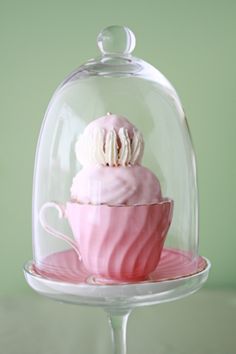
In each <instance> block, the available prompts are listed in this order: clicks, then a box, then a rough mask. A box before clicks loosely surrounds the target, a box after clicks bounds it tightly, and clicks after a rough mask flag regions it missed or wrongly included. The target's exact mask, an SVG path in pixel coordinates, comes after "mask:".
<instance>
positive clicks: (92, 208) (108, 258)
mask: <svg viewBox="0 0 236 354" xmlns="http://www.w3.org/2000/svg"><path fill="white" fill-rule="evenodd" d="M172 208H173V203H172V201H170V200H163V201H162V202H161V203H159V204H154V205H143V206H130V207H127V206H125V207H110V206H107V205H97V206H96V205H80V204H78V203H67V206H66V216H67V218H68V221H69V224H70V226H71V229H72V231H73V234H74V237H75V241H76V243H77V244H78V248H79V252H80V254H81V256H82V259H83V263H84V265H85V267H86V268H87V269H88V270H89V272H90V273H91V274H93V275H96V276H98V277H103V278H106V279H116V280H119V281H135V280H143V279H146V278H147V276H148V274H149V273H151V272H152V271H153V270H154V269H155V268H156V266H157V264H158V262H159V260H160V255H161V252H162V248H163V245H164V241H165V237H166V234H167V231H168V229H169V226H170V222H171V218H172Z"/></svg>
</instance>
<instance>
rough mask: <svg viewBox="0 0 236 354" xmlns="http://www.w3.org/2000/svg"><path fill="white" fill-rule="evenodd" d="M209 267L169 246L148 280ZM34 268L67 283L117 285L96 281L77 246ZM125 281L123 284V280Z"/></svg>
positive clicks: (185, 273) (180, 274) (167, 277)
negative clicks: (77, 251) (82, 260)
mask: <svg viewBox="0 0 236 354" xmlns="http://www.w3.org/2000/svg"><path fill="white" fill-rule="evenodd" d="M206 266H207V262H206V260H205V259H204V258H202V257H200V256H199V257H198V258H197V259H195V260H193V259H192V258H191V257H190V255H189V253H188V252H185V251H181V250H177V249H170V248H165V249H163V251H162V254H161V260H160V262H159V264H158V266H157V268H156V269H155V271H154V272H152V273H151V274H150V276H149V280H146V281H145V282H147V281H152V282H153V281H155V282H161V281H166V280H173V279H178V278H182V277H187V276H190V275H193V274H196V273H199V272H201V271H202V270H204V269H205V268H206ZM34 271H35V272H36V273H37V274H39V275H41V276H43V277H46V278H48V279H51V280H55V281H63V282H67V283H75V284H77V283H84V284H87V283H91V284H101V285H102V284H103V285H105V284H115V283H116V282H112V281H106V280H103V281H102V280H98V281H97V280H96V278H95V277H93V275H91V274H89V273H88V271H87V270H86V269H85V267H84V265H83V263H82V262H81V261H80V260H79V258H78V256H77V254H76V252H75V251H74V250H73V249H70V250H67V251H62V252H57V253H53V254H51V255H50V256H48V257H47V258H46V259H45V260H44V262H41V263H38V264H37V266H34ZM119 284H121V283H119Z"/></svg>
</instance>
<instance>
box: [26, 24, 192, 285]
mask: <svg viewBox="0 0 236 354" xmlns="http://www.w3.org/2000/svg"><path fill="white" fill-rule="evenodd" d="M97 43H98V47H99V49H100V51H101V55H100V56H99V57H98V58H96V59H91V60H89V61H88V62H86V63H85V64H84V65H82V66H80V67H79V68H78V69H77V70H75V71H74V72H73V73H72V74H71V75H69V76H68V77H67V78H66V79H65V80H64V81H63V82H62V83H61V85H60V86H59V87H58V88H57V90H56V92H55V93H54V95H53V97H52V99H51V101H50V104H49V107H48V109H47V111H46V115H45V118H44V121H43V124H42V128H41V132H40V137H39V141H38V147H37V154H36V162H35V174H34V188H33V249H34V264H35V269H36V270H37V272H39V273H40V274H42V275H44V276H46V277H48V278H53V279H59V280H62V281H68V282H74V283H78V282H81V281H82V282H85V281H91V279H92V280H93V281H95V282H97V283H102V284H104V283H107V282H108V283H110V282H112V283H114V282H125V283H126V282H128V283H129V282H137V281H147V280H153V281H154V280H155V281H162V280H166V279H174V278H178V277H182V276H186V275H190V274H194V273H196V272H197V271H198V267H199V264H198V200H197V183H196V165H195V157H194V152H193V148H192V143H191V138H190V134H189V130H188V126H187V122H186V117H185V114H184V111H183V108H182V105H181V102H180V100H179V97H178V95H177V93H176V91H175V89H174V88H173V86H172V85H171V84H170V82H169V81H168V80H167V79H166V78H165V77H164V76H163V75H162V74H161V73H160V72H159V71H158V70H157V69H155V68H154V67H153V66H151V65H150V64H148V63H147V62H145V61H143V60H141V59H139V58H136V57H133V56H132V51H133V49H134V47H135V36H134V34H133V33H132V32H131V31H130V30H129V29H128V28H126V27H119V26H111V27H108V28H106V29H105V30H103V31H102V32H101V33H100V34H99V36H98V40H97Z"/></svg>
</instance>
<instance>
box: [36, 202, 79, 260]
mask: <svg viewBox="0 0 236 354" xmlns="http://www.w3.org/2000/svg"><path fill="white" fill-rule="evenodd" d="M49 208H55V209H56V210H57V211H58V216H59V218H60V219H61V218H66V209H65V207H64V206H63V205H60V204H58V203H56V202H48V203H45V204H43V206H42V207H41V209H40V211H39V221H40V224H41V225H42V227H43V228H44V230H45V231H47V232H48V233H49V234H50V235H53V236H55V237H57V238H59V239H61V240H63V241H65V242H66V243H68V244H69V245H70V246H71V247H72V248H73V249H74V250H75V251H76V253H77V254H78V256H79V259H80V260H81V255H80V252H79V249H78V246H77V245H76V243H75V241H73V240H72V239H71V238H70V237H69V236H66V235H64V234H63V233H61V232H60V231H57V230H56V229H54V228H53V227H52V226H50V225H49V224H48V223H47V220H46V216H45V212H46V210H47V209H49Z"/></svg>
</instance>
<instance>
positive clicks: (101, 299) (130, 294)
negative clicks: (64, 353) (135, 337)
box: [24, 257, 210, 354]
mask: <svg viewBox="0 0 236 354" xmlns="http://www.w3.org/2000/svg"><path fill="white" fill-rule="evenodd" d="M200 260H201V269H199V268H198V271H197V272H196V273H195V274H191V275H185V276H182V277H178V278H176V279H169V280H162V281H155V280H153V281H152V280H149V281H145V282H140V283H131V284H109V285H107V284H104V285H103V284H99V285H98V284H96V283H93V282H86V283H85V282H84V283H80V282H79V283H76V282H74V283H68V282H65V281H61V280H55V279H50V278H47V277H46V276H43V275H42V274H39V273H38V272H37V271H36V270H35V269H36V268H35V265H34V263H33V262H32V261H30V262H28V263H26V265H25V268H24V274H25V278H26V280H27V282H28V284H29V285H30V286H31V288H33V289H34V290H35V291H37V292H38V293H40V294H42V295H45V296H47V297H50V298H52V299H54V300H57V301H61V302H65V303H71V304H78V305H87V306H97V307H101V308H103V309H104V310H105V311H106V312H107V314H108V319H109V323H110V326H111V331H112V342H113V353H114V354H126V353H127V351H126V350H127V349H126V327H127V321H128V317H129V314H130V312H131V311H132V310H133V309H134V308H135V307H138V306H147V305H153V304H159V303H164V302H168V301H173V300H177V299H180V298H183V297H185V296H187V295H190V294H192V293H194V292H196V291H197V290H198V289H200V288H201V287H202V285H203V284H204V283H205V281H206V280H207V277H208V274H209V270H210V262H209V261H208V260H207V259H206V258H203V257H200Z"/></svg>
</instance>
